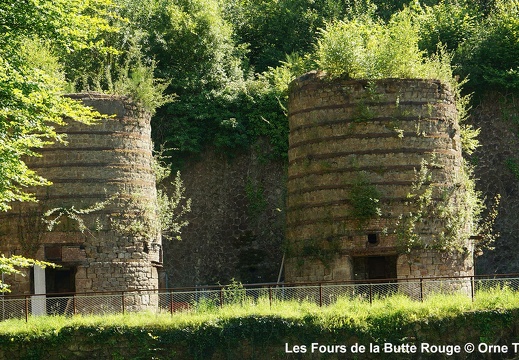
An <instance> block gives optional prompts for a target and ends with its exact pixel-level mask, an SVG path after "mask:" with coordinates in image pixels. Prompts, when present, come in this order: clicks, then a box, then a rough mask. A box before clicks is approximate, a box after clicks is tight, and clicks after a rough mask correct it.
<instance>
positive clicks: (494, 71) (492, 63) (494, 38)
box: [459, 0, 519, 92]
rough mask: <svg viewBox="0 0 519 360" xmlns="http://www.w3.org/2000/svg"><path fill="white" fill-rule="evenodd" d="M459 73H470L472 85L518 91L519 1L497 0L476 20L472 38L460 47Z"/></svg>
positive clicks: (484, 89)
mask: <svg viewBox="0 0 519 360" xmlns="http://www.w3.org/2000/svg"><path fill="white" fill-rule="evenodd" d="M459 58H460V59H459V62H460V65H461V71H460V73H461V74H462V75H463V76H467V75H468V76H469V77H470V82H469V85H470V86H471V88H473V89H476V90H480V91H482V92H485V91H488V90H498V91H502V92H505V91H513V92H517V91H518V90H519V1H517V0H511V1H501V0H499V1H496V4H495V7H494V8H493V10H492V11H491V12H490V14H489V15H488V18H485V19H484V20H482V21H481V22H479V24H478V26H477V29H476V31H475V33H474V35H473V36H472V37H469V38H468V39H467V41H465V42H464V43H463V44H462V45H461V46H460V50H459Z"/></svg>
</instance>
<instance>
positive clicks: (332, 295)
mask: <svg viewBox="0 0 519 360" xmlns="http://www.w3.org/2000/svg"><path fill="white" fill-rule="evenodd" d="M501 289H510V290H512V291H519V274H508V275H491V276H489V275H487V276H466V277H437V278H432V277H431V278H418V279H389V280H374V281H371V282H366V280H363V281H349V282H320V283H306V284H287V283H266V284H250V285H241V284H231V285H227V286H197V287H191V288H172V289H157V290H132V291H118V292H97V293H63V294H33V295H23V296H14V295H6V294H3V295H0V320H6V319H13V318H21V319H25V320H26V321H28V320H29V318H30V317H31V316H42V315H76V314H82V315H105V314H125V313H127V312H137V311H153V312H157V313H171V314H174V313H176V312H181V311H204V310H207V309H214V308H219V307H223V306H225V305H232V304H258V303H260V302H264V303H268V304H269V305H270V306H272V304H274V303H275V302H280V301H298V302H303V301H306V302H310V303H314V304H317V305H319V306H328V305H332V304H334V303H336V302H337V301H338V300H340V299H348V300H354V301H365V302H369V303H373V301H375V300H376V299H384V298H386V297H389V296H392V295H397V294H398V295H404V296H406V297H408V298H410V299H412V300H416V301H423V300H425V299H427V298H429V297H431V296H434V295H439V294H463V295H466V296H468V297H470V298H472V299H473V300H474V299H475V298H477V296H478V293H480V292H481V291H489V290H501Z"/></svg>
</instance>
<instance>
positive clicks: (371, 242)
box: [368, 234, 378, 245]
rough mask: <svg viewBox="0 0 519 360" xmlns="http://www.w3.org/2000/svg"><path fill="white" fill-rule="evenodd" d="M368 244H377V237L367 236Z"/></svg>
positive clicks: (373, 235)
mask: <svg viewBox="0 0 519 360" xmlns="http://www.w3.org/2000/svg"><path fill="white" fill-rule="evenodd" d="M368 243H370V244H371V245H376V244H378V235H377V234H368Z"/></svg>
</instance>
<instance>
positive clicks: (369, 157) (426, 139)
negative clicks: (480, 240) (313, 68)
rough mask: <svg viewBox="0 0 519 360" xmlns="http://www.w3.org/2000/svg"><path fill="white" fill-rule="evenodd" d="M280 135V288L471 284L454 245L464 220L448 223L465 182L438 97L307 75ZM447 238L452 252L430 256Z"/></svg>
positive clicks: (431, 89) (442, 90)
mask: <svg viewBox="0 0 519 360" xmlns="http://www.w3.org/2000/svg"><path fill="white" fill-rule="evenodd" d="M289 124H290V138H289V146H290V147H289V168H288V185H287V187H288V200H287V201H288V203H287V243H288V246H287V248H288V250H287V255H288V256H287V258H288V259H287V261H286V265H285V280H286V281H287V282H304V281H322V280H337V281H342V280H362V279H391V278H415V277H421V276H455V275H472V274H473V256H472V245H471V243H470V240H469V236H466V237H463V234H461V233H460V234H453V232H454V231H461V232H463V233H466V234H469V233H470V230H471V229H470V219H468V218H457V221H458V222H457V223H456V230H454V229H453V228H452V226H451V225H449V224H448V222H449V220H452V219H449V215H452V216H457V215H456V213H458V210H459V209H457V208H456V206H458V205H459V203H460V201H462V200H461V199H462V197H463V179H464V176H466V175H464V171H463V169H462V157H461V142H460V132H459V125H458V123H457V112H456V106H455V103H454V98H453V95H452V94H451V92H450V90H449V87H448V86H446V85H445V84H442V83H441V82H439V81H436V80H414V79H404V80H403V79H385V80H376V81H364V80H340V79H339V80H330V79H327V78H326V77H325V76H324V74H323V73H319V72H311V73H308V74H306V75H303V76H302V77H300V78H298V79H296V80H295V81H294V82H293V83H292V84H291V93H290V99H289ZM453 235H454V236H453ZM449 236H450V238H449ZM456 236H460V240H459V243H458V244H457V245H458V249H460V250H461V251H440V250H439V249H440V248H441V244H442V243H443V242H445V241H446V239H447V238H449V239H450V240H452V238H455V237H456ZM417 245H419V246H417ZM409 250H411V251H409Z"/></svg>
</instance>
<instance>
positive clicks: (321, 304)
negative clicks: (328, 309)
mask: <svg viewBox="0 0 519 360" xmlns="http://www.w3.org/2000/svg"><path fill="white" fill-rule="evenodd" d="M319 307H323V284H322V283H319Z"/></svg>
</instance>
